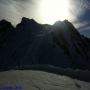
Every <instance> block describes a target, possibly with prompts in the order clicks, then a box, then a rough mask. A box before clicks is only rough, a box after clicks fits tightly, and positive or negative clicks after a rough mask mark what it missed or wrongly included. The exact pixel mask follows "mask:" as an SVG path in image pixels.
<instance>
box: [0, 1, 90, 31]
mask: <svg viewBox="0 0 90 90" xmlns="http://www.w3.org/2000/svg"><path fill="white" fill-rule="evenodd" d="M89 16H90V0H0V20H2V19H6V20H8V21H10V22H12V24H13V25H16V24H18V23H20V21H21V18H22V17H27V18H30V19H31V18H33V19H35V20H36V21H37V22H39V23H47V24H53V23H55V21H58V20H61V21H63V20H65V19H67V20H69V21H70V22H72V23H73V24H74V26H75V27H76V28H77V29H78V30H79V31H81V32H83V31H84V32H85V31H89V32H90V17H89Z"/></svg>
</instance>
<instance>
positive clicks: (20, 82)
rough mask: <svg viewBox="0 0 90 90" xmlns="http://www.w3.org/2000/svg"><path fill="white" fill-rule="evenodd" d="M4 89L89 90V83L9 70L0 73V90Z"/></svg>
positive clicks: (65, 77)
mask: <svg viewBox="0 0 90 90" xmlns="http://www.w3.org/2000/svg"><path fill="white" fill-rule="evenodd" d="M5 87H6V88H8V87H9V88H10V87H12V88H15V87H18V88H20V89H19V90H90V82H85V81H80V80H76V79H72V78H70V77H68V76H64V75H57V74H53V73H48V72H44V71H35V70H11V71H5V72H0V90H7V89H3V88H5ZM10 90H11V89H10ZM12 90H15V89H12Z"/></svg>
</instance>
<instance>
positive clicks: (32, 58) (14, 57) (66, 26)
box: [0, 17, 90, 70]
mask: <svg viewBox="0 0 90 90" xmlns="http://www.w3.org/2000/svg"><path fill="white" fill-rule="evenodd" d="M35 64H48V65H54V66H58V67H63V68H77V69H88V70H90V40H89V39H88V38H86V37H84V36H82V35H80V34H79V32H78V31H77V30H76V29H75V28H74V26H73V25H72V24H71V23H70V22H68V21H67V20H65V21H63V22H60V21H57V22H56V23H55V24H54V25H52V26H51V25H47V24H46V25H41V24H38V23H37V22H36V21H34V20H33V19H28V18H25V17H24V18H22V21H21V23H20V24H18V25H17V26H16V28H14V27H13V26H12V25H11V24H10V23H9V22H7V21H5V20H2V21H0V69H3V68H14V67H15V66H23V65H35Z"/></svg>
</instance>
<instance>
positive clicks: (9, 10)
mask: <svg viewBox="0 0 90 90" xmlns="http://www.w3.org/2000/svg"><path fill="white" fill-rule="evenodd" d="M36 8H37V6H36V2H35V0H0V20H1V19H7V20H9V21H11V22H12V23H13V24H14V25H15V24H17V23H18V22H20V20H21V18H22V17H24V16H26V17H29V18H34V15H36V14H35V12H36V10H35V9H36Z"/></svg>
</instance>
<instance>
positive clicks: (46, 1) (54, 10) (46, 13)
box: [39, 0, 70, 24]
mask: <svg viewBox="0 0 90 90" xmlns="http://www.w3.org/2000/svg"><path fill="white" fill-rule="evenodd" d="M69 8H70V4H69V0H41V2H40V9H39V14H40V19H41V21H42V22H43V23H48V24H53V23H54V22H55V21H57V20H61V21H62V20H64V19H68V18H69V17H70V15H69Z"/></svg>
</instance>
